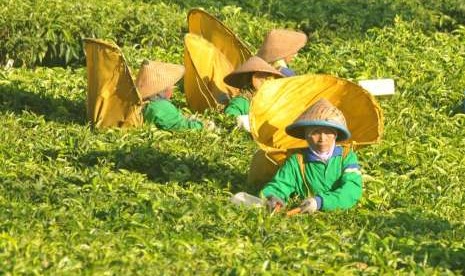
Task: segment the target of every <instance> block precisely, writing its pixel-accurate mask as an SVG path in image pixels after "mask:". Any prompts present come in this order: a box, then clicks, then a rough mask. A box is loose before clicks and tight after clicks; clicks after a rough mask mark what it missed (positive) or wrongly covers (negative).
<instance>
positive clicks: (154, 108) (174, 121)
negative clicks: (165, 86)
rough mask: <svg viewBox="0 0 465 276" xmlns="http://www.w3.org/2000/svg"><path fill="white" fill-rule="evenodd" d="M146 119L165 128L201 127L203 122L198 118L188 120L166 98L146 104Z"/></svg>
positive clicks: (160, 127)
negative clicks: (197, 119)
mask: <svg viewBox="0 0 465 276" xmlns="http://www.w3.org/2000/svg"><path fill="white" fill-rule="evenodd" d="M143 115H144V121H145V122H147V123H152V124H155V125H156V126H157V127H158V128H159V129H163V130H183V129H201V128H202V127H203V124H202V123H201V122H199V121H196V120H188V119H187V118H185V117H184V116H183V115H182V114H181V112H180V111H179V110H178V109H177V108H176V107H175V106H174V105H173V104H172V103H171V102H170V101H169V100H166V99H157V100H154V101H150V102H149V103H148V104H147V106H145V108H144V111H143Z"/></svg>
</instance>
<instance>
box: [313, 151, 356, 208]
mask: <svg viewBox="0 0 465 276" xmlns="http://www.w3.org/2000/svg"><path fill="white" fill-rule="evenodd" d="M319 196H320V197H321V198H322V200H323V205H322V208H321V209H322V210H324V211H330V210H335V209H349V208H351V207H353V206H354V205H355V204H356V203H357V201H358V200H359V199H360V197H361V196H362V175H361V172H360V167H359V165H358V161H357V155H356V154H355V153H354V152H352V151H351V152H350V153H349V154H348V155H347V157H346V158H345V159H344V161H343V162H342V176H341V179H340V180H339V181H338V183H337V184H336V185H335V186H334V189H332V190H330V191H327V192H323V193H320V194H319Z"/></svg>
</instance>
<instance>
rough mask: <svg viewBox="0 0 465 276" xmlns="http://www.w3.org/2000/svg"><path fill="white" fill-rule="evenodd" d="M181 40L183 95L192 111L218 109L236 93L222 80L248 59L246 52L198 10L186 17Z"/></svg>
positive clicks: (210, 18) (215, 20) (211, 18)
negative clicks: (186, 25) (182, 42)
mask: <svg viewBox="0 0 465 276" xmlns="http://www.w3.org/2000/svg"><path fill="white" fill-rule="evenodd" d="M187 21H188V25H189V34H187V35H186V36H185V38H184V46H185V50H184V65H185V67H186V72H185V75H184V91H185V93H186V99H187V104H188V105H189V107H190V108H191V109H192V110H193V111H198V112H202V111H204V110H205V109H207V108H218V107H220V106H221V105H225V104H227V103H228V100H229V98H231V97H233V96H236V95H237V94H238V93H239V91H238V90H237V89H236V88H233V87H231V86H228V85H226V84H225V83H224V82H223V78H224V77H225V76H226V75H227V74H229V73H230V72H232V71H233V70H234V69H235V68H237V67H238V66H239V65H241V64H242V63H243V62H244V61H246V60H247V59H248V58H249V57H251V53H250V51H249V50H248V49H247V47H246V46H245V45H244V44H243V43H242V42H241V41H240V40H239V38H237V36H236V35H235V34H234V33H233V32H232V31H231V30H230V29H229V28H228V27H226V26H225V25H224V24H223V23H222V22H221V21H219V20H218V19H216V18H215V17H213V16H212V15H210V14H208V13H207V12H205V11H203V10H199V9H193V10H191V11H189V14H188V16H187Z"/></svg>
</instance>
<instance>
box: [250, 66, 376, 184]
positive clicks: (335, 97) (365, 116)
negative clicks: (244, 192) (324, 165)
mask: <svg viewBox="0 0 465 276" xmlns="http://www.w3.org/2000/svg"><path fill="white" fill-rule="evenodd" d="M321 98H326V99H327V100H329V101H330V102H331V103H332V104H333V105H335V106H336V107H337V108H339V109H340V110H341V111H342V113H344V116H345V118H346V121H347V126H348V129H349V131H350V132H351V134H352V136H351V138H350V139H349V140H348V141H344V142H343V143H344V144H345V145H350V146H353V147H361V146H364V145H369V144H373V143H377V142H378V141H379V140H380V139H381V135H382V133H383V115H382V110H381V108H380V107H379V105H378V103H377V102H376V100H375V99H374V97H373V96H372V95H371V94H370V93H368V92H367V91H366V90H364V89H363V88H362V87H360V86H359V85H357V84H354V83H352V82H350V81H347V80H344V79H340V78H337V77H334V76H329V75H303V76H297V77H291V78H283V79H276V80H272V81H267V82H266V83H264V84H263V86H262V87H261V88H260V89H259V90H258V91H257V93H256V94H255V96H254V97H253V99H252V102H251V106H250V113H249V116H250V127H251V133H252V136H253V138H254V140H255V141H256V142H257V144H258V145H259V147H260V149H261V151H258V152H257V153H256V155H255V157H254V159H253V162H252V164H251V167H250V172H249V181H250V182H251V183H253V184H263V183H260V182H263V181H268V180H269V178H268V179H265V178H267V176H269V175H273V174H274V172H275V171H276V169H277V166H279V165H280V164H282V162H284V160H285V158H286V157H287V156H288V155H289V152H290V151H296V149H298V148H304V147H306V146H307V142H306V141H305V140H301V139H297V138H294V137H292V136H289V135H287V134H286V132H285V128H286V126H288V125H290V124H292V123H293V122H294V120H295V119H296V118H297V117H299V116H300V115H301V114H302V112H304V111H305V110H306V109H307V108H308V107H310V106H311V105H312V104H313V103H315V102H316V101H318V100H319V99H321Z"/></svg>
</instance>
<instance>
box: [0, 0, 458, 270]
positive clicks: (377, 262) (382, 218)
mask: <svg viewBox="0 0 465 276" xmlns="http://www.w3.org/2000/svg"><path fill="white" fill-rule="evenodd" d="M199 6H200V7H203V8H205V9H206V10H208V11H209V12H211V13H213V14H214V15H216V16H217V17H218V18H220V19H221V20H222V21H224V22H225V24H226V25H228V26H230V27H231V28H232V29H233V30H234V31H235V32H236V33H237V34H238V36H239V37H240V38H242V39H243V40H244V41H245V42H246V43H247V44H248V45H249V46H250V48H251V49H252V50H256V49H257V48H258V47H259V45H260V43H261V41H262V40H263V37H264V35H265V34H266V33H267V31H268V30H269V29H271V28H273V27H287V28H295V29H301V30H303V31H305V32H307V33H308V34H309V35H310V42H309V43H308V45H307V46H306V47H305V48H304V49H303V50H302V51H301V53H300V54H299V56H298V57H297V59H296V61H295V62H294V64H293V67H294V68H295V69H296V70H297V71H298V72H299V73H325V74H333V75H337V76H340V77H343V78H347V79H351V80H358V79H363V78H381V77H391V78H394V79H395V81H396V88H397V94H396V95H395V96H393V97H392V98H389V99H380V100H379V101H380V104H381V106H382V107H383V109H384V113H385V114H384V115H385V135H384V139H383V142H382V143H380V144H378V145H374V146H371V147H369V148H365V149H362V150H360V151H359V152H358V154H359V159H360V162H361V165H362V167H363V173H364V195H363V199H362V200H361V202H360V203H359V204H358V205H357V207H356V208H353V209H351V210H348V211H337V212H332V213H319V214H317V215H315V216H311V217H305V216H300V217H295V218H292V219H286V218H284V217H282V216H279V215H278V216H272V217H270V216H269V214H267V213H266V212H264V211H263V210H249V209H244V208H237V207H235V206H232V205H231V204H229V202H228V198H229V197H230V195H231V193H234V192H237V191H239V190H246V191H254V190H256V188H255V187H249V186H247V185H246V183H245V182H246V173H247V168H248V164H249V161H250V158H251V156H252V155H253V153H254V151H255V149H256V147H255V145H254V143H253V141H252V140H251V139H250V137H249V136H248V135H247V134H244V133H241V132H240V131H237V130H235V129H233V128H232V127H231V122H230V121H228V119H227V118H224V117H223V116H222V115H220V114H212V113H209V114H205V116H209V117H211V118H212V119H214V120H215V121H216V122H217V124H218V125H219V126H220V131H219V132H218V133H208V132H203V131H202V132H189V131H187V132H178V133H170V132H165V131H160V130H157V129H156V128H154V127H151V126H144V127H142V128H139V129H131V130H118V129H111V130H104V131H97V132H93V131H91V130H90V129H89V126H88V124H87V122H86V120H85V95H86V89H87V83H86V71H85V67H84V64H85V63H84V54H83V52H82V42H81V39H82V38H83V37H98V38H103V39H111V40H113V41H115V42H116V43H117V44H118V45H120V46H121V47H122V49H123V52H124V53H125V55H126V56H127V58H128V60H129V63H130V65H131V66H132V68H134V69H137V68H138V66H139V64H140V62H141V61H142V60H143V59H144V58H150V59H158V60H163V61H167V62H177V63H181V62H182V54H183V44H182V40H183V35H184V33H185V32H186V29H187V26H186V22H185V18H186V14H187V11H188V10H189V9H190V8H191V7H199ZM0 14H2V16H1V17H0V64H1V65H2V69H0V117H1V118H0V125H1V132H0V156H1V157H0V183H1V185H0V264H2V265H0V273H2V274H56V273H60V274H82V273H85V274H123V273H124V274H127V273H131V274H149V273H150V274H152V273H156V274H193V273H198V274H206V273H208V274H212V273H215V274H231V275H238V274H239V275H240V274H250V273H257V274H282V273H283V272H285V271H286V272H289V273H291V274H292V273H295V274H301V273H304V274H321V273H325V274H342V273H344V274H346V273H347V274H358V273H366V274H380V273H383V274H384V273H387V274H403V273H415V274H417V273H418V274H463V273H465V266H464V262H463V260H464V259H465V245H464V240H465V212H464V210H463V208H464V202H465V197H464V189H463V183H464V181H465V179H464V177H463V172H464V171H465V158H464V155H465V139H464V137H465V127H464V126H465V116H464V115H463V114H457V115H455V116H453V109H454V107H455V106H456V105H458V104H459V103H460V102H461V101H462V100H463V98H464V94H463V91H464V87H465V78H464V77H463V72H464V71H465V70H464V69H465V62H464V57H465V43H464V42H465V26H464V24H465V4H464V3H463V1H459V0H450V1H445V0H443V1H433V0H425V1H419V0H394V1H381V0H369V1H362V0H345V1H344V0H327V1H316V0H305V1H292V0H286V1H274V0H269V1H264V0H263V1H243V0H234V1H212V0H189V1H177V0H173V1H130V0H120V1H116V0H110V1H100V0H97V1H92V2H89V1H61V0H51V1H43V0H35V1H32V0H30V1H26V0H21V1H10V0H0ZM9 59H12V60H14V68H7V67H5V66H4V65H5V64H6V61H7V60H9ZM175 103H176V104H177V105H178V106H181V107H184V111H185V112H187V113H188V112H189V111H188V110H187V108H185V107H186V105H185V100H184V98H183V94H182V90H179V91H178V92H177V93H176V97H175Z"/></svg>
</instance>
